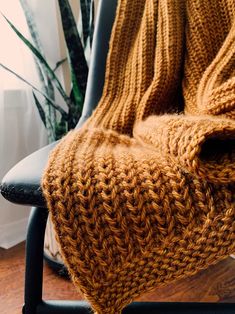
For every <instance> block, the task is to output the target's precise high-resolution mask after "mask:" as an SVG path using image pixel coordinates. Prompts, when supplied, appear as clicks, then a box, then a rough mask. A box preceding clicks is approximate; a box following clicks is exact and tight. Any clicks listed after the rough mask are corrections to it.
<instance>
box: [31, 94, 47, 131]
mask: <svg viewBox="0 0 235 314" xmlns="http://www.w3.org/2000/svg"><path fill="white" fill-rule="evenodd" d="M33 98H34V101H35V105H36V107H37V109H38V112H39V115H40V118H41V120H42V122H43V124H44V126H45V128H47V123H46V114H45V112H44V110H43V108H42V105H41V104H40V102H39V100H38V98H37V96H36V95H35V93H34V91H33Z"/></svg>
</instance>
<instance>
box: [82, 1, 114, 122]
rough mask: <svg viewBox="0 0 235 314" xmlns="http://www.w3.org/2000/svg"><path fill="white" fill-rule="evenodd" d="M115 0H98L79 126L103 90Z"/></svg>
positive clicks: (89, 113) (87, 116)
mask: <svg viewBox="0 0 235 314" xmlns="http://www.w3.org/2000/svg"><path fill="white" fill-rule="evenodd" d="M116 8H117V0H99V7H98V12H97V17H96V25H95V31H94V37H93V44H92V53H91V61H90V68H89V74H88V81H87V89H86V96H85V101H84V106H83V112H82V116H81V118H80V120H79V122H78V124H77V126H76V128H79V127H81V126H82V124H83V123H84V122H85V121H86V120H87V118H89V117H90V115H91V114H92V111H93V110H94V109H95V107H96V106H97V104H98V102H99V100H100V98H101V95H102V91H103V86H104V77H105V66H106V59H107V54H108V49H109V39H110V35H111V31H112V26H113V22H114V18H115V14H116Z"/></svg>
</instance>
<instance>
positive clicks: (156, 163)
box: [42, 0, 235, 314]
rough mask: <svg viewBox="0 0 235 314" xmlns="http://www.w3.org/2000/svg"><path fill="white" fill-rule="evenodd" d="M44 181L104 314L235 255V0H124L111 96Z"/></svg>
mask: <svg viewBox="0 0 235 314" xmlns="http://www.w3.org/2000/svg"><path fill="white" fill-rule="evenodd" d="M107 14H108V12H107ZM42 186H43V191H44V195H45V197H46V200H47V203H48V207H49V210H50V214H51V217H52V220H53V223H54V226H55V230H56V233H57V240H58V242H59V244H60V247H61V253H62V255H63V258H64V261H65V264H66V266H67V267H68V269H69V272H70V274H71V276H72V279H73V282H74V284H75V285H76V287H78V288H79V289H80V290H81V291H82V292H83V294H84V296H85V297H86V299H87V300H89V301H90V303H91V305H92V307H93V309H94V311H95V312H96V313H98V314H118V313H121V310H122V308H123V307H124V306H126V305H127V304H128V303H130V302H131V301H133V300H134V299H135V298H137V297H138V296H140V295H141V294H142V293H144V292H146V291H148V290H150V289H152V288H154V287H156V286H157V285H162V284H166V283H169V282H172V281H174V280H176V279H178V278H183V277H186V276H189V275H193V274H195V273H196V272H197V271H198V270H200V269H204V268H206V267H208V266H209V265H211V264H213V263H216V262H217V261H219V260H221V259H223V258H225V257H226V256H227V255H229V254H230V253H232V252H233V251H235V2H234V0H215V1H211V0H188V1H184V0H159V1H156V0H131V1H129V0H119V5H118V9H117V14H116V20H115V24H114V28H113V32H112V37H111V42H110V49H109V55H108V61H107V66H106V78H105V86H104V91H103V96H102V99H101V100H100V102H99V104H98V106H97V109H96V110H95V111H94V113H93V115H92V116H91V118H90V119H89V120H88V121H87V122H86V123H85V125H84V126H83V127H82V129H80V130H75V131H72V132H70V133H69V134H68V135H67V136H66V137H65V138H64V139H63V140H62V141H61V142H60V143H59V144H58V145H57V147H56V148H55V149H54V151H53V152H52V154H51V156H50V160H49V163H48V166H47V168H46V170H45V174H44V177H43V182H42Z"/></svg>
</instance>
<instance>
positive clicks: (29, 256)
mask: <svg viewBox="0 0 235 314" xmlns="http://www.w3.org/2000/svg"><path fill="white" fill-rule="evenodd" d="M116 6H117V0H100V1H99V9H98V14H97V21H96V28H95V34H94V41H93V50H92V57H91V65H90V71H89V77H88V85H87V92H86V97H85V104H84V110H83V115H82V118H81V119H80V122H79V123H78V125H77V127H80V126H81V125H82V124H83V122H84V121H85V120H86V119H87V118H88V117H89V116H90V115H91V113H92V110H93V109H94V107H95V106H96V104H97V103H98V101H99V99H100V97H101V93H102V88H103V83H104V73H105V62H106V56H107V51H108V43H109V38H110V33H111V29H112V24H113V21H114V17H115V11H116ZM55 145H56V143H53V144H50V145H48V146H46V147H45V148H43V149H40V150H39V151H37V152H35V153H33V154H32V155H30V156H28V157H26V158H25V159H23V160H22V161H21V162H20V163H18V164H17V165H16V166H15V167H14V168H13V169H11V170H10V171H9V172H8V173H7V175H6V176H5V177H4V179H3V181H2V184H1V193H2V195H3V196H4V197H5V198H6V199H7V200H9V201H10V202H13V203H17V204H24V205H30V206H33V207H32V211H31V214H30V219H29V225H28V233H27V242H26V271H25V304H24V306H23V313H25V314H42V313H43V314H53V313H54V314H55V313H57V314H60V313H63V314H72V313H76V314H88V313H91V309H90V307H89V304H88V303H86V302H79V301H76V302H75V301H59V300H57V301H44V300H42V281H43V275H42V274H43V244H44V233H45V227H46V221H47V217H48V211H47V209H46V203H45V200H44V198H43V195H42V191H41V188H40V180H41V176H42V172H43V169H44V166H45V164H46V162H47V158H48V154H49V152H50V151H51V149H52V148H53V147H54V146H55ZM123 313H124V314H132V313H133V314H134V313H135V314H138V313H142V314H143V313H148V314H157V313H161V314H170V313H180V314H195V313H200V314H228V313H235V303H233V304H215V303H156V302H134V303H132V304H130V305H129V306H127V307H126V308H125V309H124V310H123Z"/></svg>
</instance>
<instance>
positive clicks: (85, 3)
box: [80, 0, 91, 46]
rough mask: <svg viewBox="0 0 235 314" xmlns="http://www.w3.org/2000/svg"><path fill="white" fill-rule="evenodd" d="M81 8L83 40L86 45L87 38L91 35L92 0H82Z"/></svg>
mask: <svg viewBox="0 0 235 314" xmlns="http://www.w3.org/2000/svg"><path fill="white" fill-rule="evenodd" d="M80 8H81V17H82V31H83V42H84V46H86V42H87V39H88V37H89V35H90V11H91V0H80Z"/></svg>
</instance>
